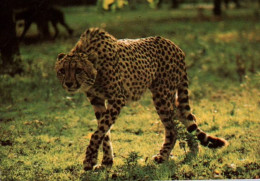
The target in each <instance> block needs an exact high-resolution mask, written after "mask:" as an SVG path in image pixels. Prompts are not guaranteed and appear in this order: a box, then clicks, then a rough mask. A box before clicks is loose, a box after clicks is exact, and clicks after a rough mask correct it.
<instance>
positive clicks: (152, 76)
mask: <svg viewBox="0 0 260 181" xmlns="http://www.w3.org/2000/svg"><path fill="white" fill-rule="evenodd" d="M184 59H185V54H184V53H183V51H182V50H181V49H180V48H179V47H178V46H176V45H175V44H174V43H173V42H171V41H170V40H168V39H165V38H162V37H159V36H157V37H148V38H142V39H122V40H118V39H116V38H115V37H113V36H112V35H110V34H109V33H108V32H106V31H104V30H102V29H98V28H90V29H88V30H87V31H85V32H84V33H83V34H82V35H81V37H80V39H79V41H78V42H77V43H76V45H75V47H74V48H73V49H72V50H71V51H70V52H69V53H68V54H64V53H61V54H59V55H58V58H57V62H56V65H55V69H56V72H57V77H58V79H59V80H60V82H61V84H62V86H63V88H64V89H65V90H66V91H67V92H69V93H75V92H83V93H85V94H86V96H87V97H88V99H89V100H90V103H91V104H92V106H93V108H94V111H95V115H96V118H97V121H98V128H97V130H96V131H95V132H94V133H93V135H92V136H91V139H90V143H89V146H88V147H87V150H86V157H85V160H84V162H83V164H84V169H85V170H92V169H93V167H94V166H95V165H96V163H97V156H98V149H99V147H100V145H101V144H102V145H103V152H104V156H103V160H102V164H101V166H103V167H111V166H112V164H113V151H112V145H111V142H110V128H111V126H112V125H113V124H114V123H115V121H116V119H117V117H118V115H119V113H120V111H121V109H122V108H123V107H124V106H125V105H126V103H128V102H130V101H137V100H139V99H140V98H141V96H142V95H143V94H144V93H145V91H146V90H147V89H149V90H150V91H151V93H152V97H153V102H154V105H155V108H156V110H157V113H158V115H159V117H160V119H161V121H162V123H163V125H164V128H165V141H164V143H163V145H162V148H161V149H160V152H159V153H158V154H157V155H156V156H154V160H155V161H156V162H158V163H161V162H163V161H166V160H167V159H168V157H169V155H170V153H171V151H172V149H173V147H174V145H175V142H176V139H177V136H176V135H177V132H176V130H175V129H174V123H173V118H177V119H179V120H180V121H181V122H182V123H183V124H184V125H185V127H186V128H187V130H188V132H189V133H194V135H196V136H197V139H198V140H199V141H200V143H201V144H202V145H203V146H207V147H209V148H218V147H223V146H225V145H227V142H226V141H225V140H224V139H221V138H217V137H213V136H209V135H207V134H206V133H205V132H203V131H202V130H201V129H199V128H198V126H197V124H196V122H195V121H196V118H195V116H194V115H193V114H192V113H191V108H190V106H189V97H188V78H187V73H186V68H185V62H184ZM105 101H107V104H105Z"/></svg>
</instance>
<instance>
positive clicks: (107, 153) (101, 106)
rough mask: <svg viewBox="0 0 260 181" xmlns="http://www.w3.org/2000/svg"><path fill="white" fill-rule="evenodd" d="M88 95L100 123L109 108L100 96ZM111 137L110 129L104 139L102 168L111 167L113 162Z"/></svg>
mask: <svg viewBox="0 0 260 181" xmlns="http://www.w3.org/2000/svg"><path fill="white" fill-rule="evenodd" d="M87 97H88V99H89V100H90V103H91V104H92V106H93V109H94V111H95V115H96V118H97V122H98V125H99V124H100V121H101V119H102V118H103V116H104V114H105V112H106V110H107V108H106V106H105V100H104V99H101V98H99V97H95V96H93V95H91V94H87ZM110 139H111V138H110V131H108V132H107V134H106V136H105V137H104V139H103V160H102V165H101V168H104V167H110V166H112V164H113V148H112V144H111V141H110Z"/></svg>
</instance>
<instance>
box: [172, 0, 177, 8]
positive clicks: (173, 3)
mask: <svg viewBox="0 0 260 181" xmlns="http://www.w3.org/2000/svg"><path fill="white" fill-rule="evenodd" d="M178 7H179V0H172V8H173V9H177V8H178Z"/></svg>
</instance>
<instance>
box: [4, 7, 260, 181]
mask: <svg viewBox="0 0 260 181" xmlns="http://www.w3.org/2000/svg"><path fill="white" fill-rule="evenodd" d="M63 10H64V12H65V15H66V20H67V22H68V24H69V25H70V26H71V27H73V29H74V30H75V35H74V36H73V37H71V38H67V35H66V32H65V30H64V29H63V28H62V27H60V30H61V35H60V37H59V38H58V39H57V40H55V41H46V42H35V43H31V42H29V43H28V42H27V43H22V44H21V45H20V50H21V54H22V59H23V66H24V69H25V72H24V74H23V75H21V76H15V77H10V76H8V75H1V78H0V93H1V97H0V135H1V136H0V144H1V147H0V180H170V179H231V178H232V179H238V178H243V179H245V178H259V176H260V172H259V170H260V164H259V163H260V162H259V154H260V147H259V145H260V143H259V137H260V134H259V130H260V127H259V108H260V100H259V97H260V91H259V90H260V84H259V82H260V71H259V70H260V63H259V59H260V54H259V51H258V50H259V49H260V44H259V40H260V36H259V32H260V26H259V22H258V21H257V19H256V18H257V17H255V16H253V14H254V10H252V9H240V10H235V9H230V10H229V11H226V14H225V16H224V19H223V20H220V21H219V20H216V19H214V18H212V17H211V16H210V14H211V13H210V10H207V9H206V10H205V15H206V18H201V17H199V16H197V10H196V9H189V10H187V8H185V7H184V8H181V9H179V10H174V11H173V10H168V9H166V8H164V9H162V10H151V9H145V7H140V8H137V10H135V11H129V10H125V11H119V12H116V13H104V14H102V13H98V12H97V11H96V10H95V8H93V7H70V8H65V9H63ZM92 26H98V27H103V28H105V29H106V30H108V31H109V32H110V33H111V34H113V35H115V36H116V37H117V38H138V37H145V36H153V35H161V36H164V37H166V38H169V39H171V40H172V41H174V42H175V43H176V44H178V45H179V46H180V47H181V48H182V49H183V50H184V51H185V53H186V57H187V58H186V61H187V66H188V73H189V79H190V94H191V105H192V108H193V112H194V113H195V114H196V116H197V117H198V124H199V126H200V127H201V128H202V129H203V130H205V131H206V132H208V133H210V134H212V135H215V136H220V137H223V138H225V139H226V140H228V142H229V144H230V145H229V146H228V147H226V148H224V149H219V150H210V149H208V148H204V147H201V148H200V152H199V154H198V156H197V157H196V158H192V159H191V160H188V161H187V160H186V161H184V160H185V158H186V156H187V154H186V151H187V148H186V147H187V146H185V145H184V148H185V149H184V148H183V146H180V145H179V143H180V142H181V143H184V144H185V142H183V141H182V140H179V141H178V142H177V144H176V146H175V148H174V150H173V151H172V156H171V159H170V160H169V161H168V162H166V163H164V164H160V165H157V164H155V163H154V162H153V161H152V156H153V155H155V154H157V153H158V151H159V148H160V146H161V144H162V142H163V134H164V130H163V127H162V124H161V123H160V120H159V118H158V116H157V114H156V112H155V109H154V107H153V103H152V100H151V95H150V93H149V92H147V94H145V96H144V97H143V98H142V100H140V101H139V102H134V103H132V104H130V105H129V106H126V107H125V108H124V109H123V111H122V113H121V115H120V117H119V119H118V120H117V122H116V124H115V125H114V126H113V129H112V131H111V134H112V141H113V145H114V152H115V163H114V166H113V168H112V169H111V170H110V172H107V171H101V172H85V171H84V170H83V168H82V161H83V159H84V152H85V149H86V146H87V145H88V143H89V139H90V136H91V134H92V133H93V131H94V130H95V129H96V120H95V116H94V113H93V110H92V107H91V105H90V103H89V102H88V101H87V100H86V98H85V97H84V96H83V95H81V94H77V95H68V94H67V93H66V92H65V91H64V90H63V89H62V88H61V86H60V84H59V82H58V81H57V79H56V77H55V72H54V63H55V61H56V57H57V54H58V53H60V52H68V51H69V50H70V49H71V48H72V47H73V46H74V44H75V43H76V41H77V39H78V38H79V35H80V34H81V33H82V32H83V31H84V30H85V29H86V28H88V27H92ZM28 33H29V34H28V37H27V38H30V37H33V36H35V35H36V33H37V32H36V29H35V27H32V28H31V29H30V31H29V32H28ZM241 69H244V70H242V73H241V71H238V70H241ZM243 71H244V72H245V74H244V73H243ZM240 78H242V82H240V81H239V80H240ZM101 156H102V154H100V155H99V161H100V159H101Z"/></svg>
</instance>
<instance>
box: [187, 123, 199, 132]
mask: <svg viewBox="0 0 260 181" xmlns="http://www.w3.org/2000/svg"><path fill="white" fill-rule="evenodd" d="M197 128H198V126H197V125H196V124H193V125H191V126H189V127H188V128H187V130H188V132H189V133H191V132H193V131H195V130H197Z"/></svg>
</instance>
